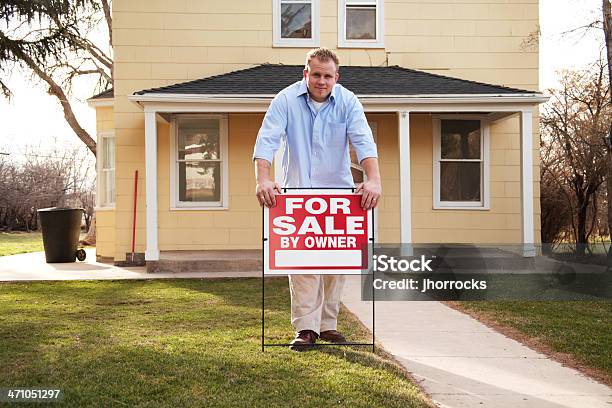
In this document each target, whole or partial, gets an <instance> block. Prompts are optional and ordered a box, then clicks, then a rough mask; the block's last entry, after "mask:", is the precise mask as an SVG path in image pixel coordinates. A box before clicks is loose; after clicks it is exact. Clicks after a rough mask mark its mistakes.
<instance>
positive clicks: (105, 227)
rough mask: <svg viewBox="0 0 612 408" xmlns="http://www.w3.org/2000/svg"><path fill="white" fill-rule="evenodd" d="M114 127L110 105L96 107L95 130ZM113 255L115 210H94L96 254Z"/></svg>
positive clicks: (104, 130) (102, 130)
mask: <svg viewBox="0 0 612 408" xmlns="http://www.w3.org/2000/svg"><path fill="white" fill-rule="evenodd" d="M114 128H115V121H114V112H113V108H112V107H111V106H103V107H102V106H101V107H97V108H96V131H97V132H98V133H100V132H108V131H112V130H113V129H114ZM114 255H115V211H114V210H111V209H104V210H96V256H100V257H104V258H113V257H114Z"/></svg>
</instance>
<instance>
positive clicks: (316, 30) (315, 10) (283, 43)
mask: <svg viewBox="0 0 612 408" xmlns="http://www.w3.org/2000/svg"><path fill="white" fill-rule="evenodd" d="M309 1H310V3H311V8H310V10H311V12H312V25H311V30H312V38H281V0H273V3H272V46H273V47H319V45H320V42H321V24H320V20H321V17H320V14H321V12H320V4H319V3H320V0H309ZM304 2H305V0H283V3H304Z"/></svg>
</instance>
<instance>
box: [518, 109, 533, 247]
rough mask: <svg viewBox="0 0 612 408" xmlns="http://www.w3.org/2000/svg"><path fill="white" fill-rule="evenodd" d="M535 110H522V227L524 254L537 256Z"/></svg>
mask: <svg viewBox="0 0 612 408" xmlns="http://www.w3.org/2000/svg"><path fill="white" fill-rule="evenodd" d="M532 118H533V111H532V110H523V111H521V221H522V222H521V228H522V240H523V256H524V257H533V256H535V245H534V243H535V240H534V231H533V229H534V225H533V120H532Z"/></svg>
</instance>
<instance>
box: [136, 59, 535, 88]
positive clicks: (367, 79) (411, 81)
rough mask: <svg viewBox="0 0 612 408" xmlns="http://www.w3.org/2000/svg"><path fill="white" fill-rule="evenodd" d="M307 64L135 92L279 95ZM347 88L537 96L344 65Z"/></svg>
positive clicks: (413, 72)
mask: <svg viewBox="0 0 612 408" xmlns="http://www.w3.org/2000/svg"><path fill="white" fill-rule="evenodd" d="M303 69H304V66H303V65H278V64H263V65H258V66H255V67H252V68H247V69H243V70H240V71H233V72H228V73H225V74H221V75H216V76H212V77H208V78H202V79H197V80H195V81H189V82H183V83H179V84H175V85H169V86H164V87H160V88H152V89H145V90H142V91H139V92H135V95H143V94H164V93H167V94H191V95H194V94H195V95H207V94H208V95H210V94H214V95H219V94H225V95H231V94H242V95H244V94H252V95H255V94H260V95H275V94H276V93H278V92H279V91H280V90H282V89H283V88H285V87H287V86H289V85H291V84H293V83H294V82H296V81H299V80H300V79H301V78H302V70H303ZM338 82H339V83H340V84H342V85H343V86H344V87H346V88H348V89H350V90H351V91H353V92H354V93H355V94H357V95H448V94H474V95H480V94H508V95H511V94H524V93H529V94H533V93H534V92H531V91H526V90H522V89H515V88H507V87H504V86H498V85H490V84H485V83H481V82H474V81H467V80H465V79H457V78H451V77H447V76H442V75H436V74H430V73H428V72H423V71H417V70H414V69H408V68H403V67H399V66H392V67H356V66H340V79H339V81H338Z"/></svg>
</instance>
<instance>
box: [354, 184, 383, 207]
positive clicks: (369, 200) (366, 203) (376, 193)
mask: <svg viewBox="0 0 612 408" xmlns="http://www.w3.org/2000/svg"><path fill="white" fill-rule="evenodd" d="M355 192H356V193H359V192H361V193H362V195H361V208H363V209H364V210H369V209H371V208H376V206H377V205H378V199H379V198H380V195H381V193H382V188H381V186H380V181H379V180H368V181H366V182H365V183H359V184H357V189H356V190H355Z"/></svg>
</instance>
